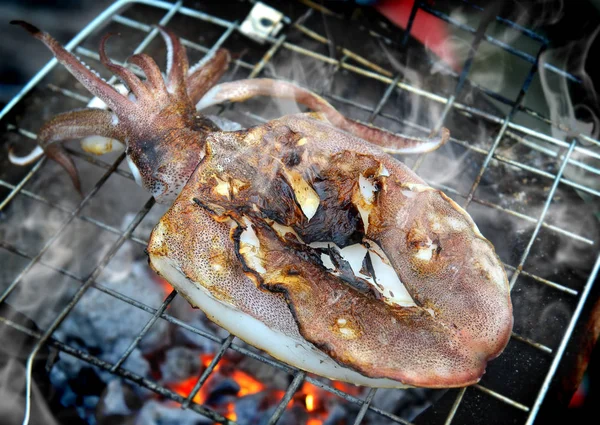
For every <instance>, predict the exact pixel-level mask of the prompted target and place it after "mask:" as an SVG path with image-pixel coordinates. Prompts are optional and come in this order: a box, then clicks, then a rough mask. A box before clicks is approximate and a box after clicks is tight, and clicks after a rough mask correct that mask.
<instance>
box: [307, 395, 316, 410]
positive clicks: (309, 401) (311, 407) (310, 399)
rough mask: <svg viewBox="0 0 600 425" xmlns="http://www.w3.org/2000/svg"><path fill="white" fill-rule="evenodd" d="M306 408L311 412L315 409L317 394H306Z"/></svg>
mask: <svg viewBox="0 0 600 425" xmlns="http://www.w3.org/2000/svg"><path fill="white" fill-rule="evenodd" d="M306 410H308V411H309V412H312V411H313V410H315V396H314V395H312V394H307V396H306Z"/></svg>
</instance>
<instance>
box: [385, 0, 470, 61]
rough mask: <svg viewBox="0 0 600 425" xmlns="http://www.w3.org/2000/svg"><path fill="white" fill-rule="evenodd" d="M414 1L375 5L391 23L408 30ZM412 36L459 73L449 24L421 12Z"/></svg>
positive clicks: (414, 23)
mask: <svg viewBox="0 0 600 425" xmlns="http://www.w3.org/2000/svg"><path fill="white" fill-rule="evenodd" d="M414 3H415V1H414V0H382V1H380V2H377V3H376V4H375V8H376V9H377V10H378V11H379V13H381V14H382V15H383V16H385V17H386V18H388V19H389V20H390V21H392V22H393V23H395V24H396V25H398V26H399V27H402V28H404V29H406V27H407V25H408V18H409V17H410V12H411V11H412V8H413V5H414ZM410 34H411V35H412V36H413V37H414V38H416V39H417V40H419V41H420V42H421V43H423V44H424V45H425V47H427V48H428V49H429V50H431V51H432V52H433V53H435V54H436V55H437V56H438V57H439V58H440V59H441V60H443V61H444V62H446V63H447V64H448V65H449V66H450V67H451V68H452V69H453V70H455V71H457V72H458V71H459V70H460V68H461V65H460V64H459V63H457V61H456V59H455V56H454V54H453V52H452V44H451V43H450V42H449V31H448V24H447V23H446V22H444V21H442V20H441V19H440V18H437V17H435V16H433V15H430V14H429V13H427V12H425V11H423V10H419V11H418V12H417V15H416V16H415V21H414V22H413V25H412V28H411V31H410Z"/></svg>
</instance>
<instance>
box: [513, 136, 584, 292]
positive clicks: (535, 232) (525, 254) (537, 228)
mask: <svg viewBox="0 0 600 425" xmlns="http://www.w3.org/2000/svg"><path fill="white" fill-rule="evenodd" d="M576 145H577V139H573V142H571V147H569V150H568V151H567V153H566V154H565V156H564V159H563V162H562V164H561V165H560V169H559V170H558V173H556V179H555V180H554V183H553V184H552V187H551V188H550V192H549V193H548V198H547V199H546V203H545V204H544V209H543V210H542V213H541V214H540V218H539V220H538V222H537V224H536V226H535V228H534V229H533V234H532V235H531V238H530V239H529V242H528V243H527V247H526V248H525V251H524V252H523V256H522V257H521V261H519V265H518V266H517V269H516V270H515V272H514V273H513V275H512V277H511V279H510V288H511V289H512V288H513V286H514V285H515V282H516V281H517V279H518V277H519V275H520V274H521V270H522V269H523V265H525V261H527V257H528V256H529V252H530V251H531V247H532V246H533V243H534V242H535V238H536V237H537V235H538V232H539V231H540V228H541V227H542V222H543V221H544V218H545V217H546V214H547V213H548V208H550V203H551V202H552V198H553V197H554V193H555V192H556V189H557V188H558V183H559V182H560V176H561V175H562V173H563V172H564V171H565V167H566V166H567V160H568V159H569V156H571V154H572V153H573V149H575V146H576Z"/></svg>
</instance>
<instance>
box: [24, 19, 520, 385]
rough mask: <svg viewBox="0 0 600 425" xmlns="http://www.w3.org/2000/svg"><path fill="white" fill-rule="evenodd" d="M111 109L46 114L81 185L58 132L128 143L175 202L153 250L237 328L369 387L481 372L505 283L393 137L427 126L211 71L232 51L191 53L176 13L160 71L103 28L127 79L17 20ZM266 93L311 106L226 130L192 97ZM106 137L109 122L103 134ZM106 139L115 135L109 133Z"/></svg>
mask: <svg viewBox="0 0 600 425" xmlns="http://www.w3.org/2000/svg"><path fill="white" fill-rule="evenodd" d="M19 24H20V25H21V26H23V27H25V28H26V29H27V30H29V32H31V33H32V34H33V35H34V36H35V37H37V38H38V39H40V40H42V41H43V42H44V43H45V44H46V45H47V46H48V47H49V48H50V49H51V50H52V52H53V53H54V55H55V56H56V58H57V59H58V60H59V62H60V63H62V64H63V65H64V66H66V67H67V69H68V70H69V71H70V72H71V73H72V74H73V75H74V76H75V77H76V78H77V79H78V80H79V81H80V82H81V83H82V84H83V85H84V86H85V87H86V88H87V89H88V90H89V91H90V92H91V93H92V94H94V95H95V96H97V97H98V98H100V99H101V100H102V101H104V102H105V103H106V105H107V106H108V108H109V109H110V110H104V109H92V108H88V109H83V110H79V111H73V112H68V113H65V114H61V115H59V116H57V117H56V118H54V119H52V120H51V121H50V122H48V123H47V124H46V125H45V126H44V127H43V128H42V130H41V131H40V132H39V135H38V137H39V142H40V146H41V147H42V149H43V150H44V151H45V153H46V155H48V156H49V157H51V158H52V159H54V160H56V161H58V162H59V163H60V164H61V165H62V166H63V167H65V169H67V171H68V172H69V174H70V175H71V177H72V179H73V181H74V183H75V185H76V186H78V178H77V172H76V170H75V167H74V164H73V162H72V160H71V158H70V157H69V156H68V155H67V154H66V153H65V151H64V148H63V147H62V146H61V142H63V141H65V140H67V139H73V138H82V137H88V136H100V137H101V138H100V139H97V140H98V145H97V146H96V148H95V149H91V151H93V152H94V153H102V152H103V151H107V150H109V147H110V149H112V148H113V146H112V144H110V146H109V141H110V140H112V139H116V140H119V141H120V142H122V143H123V144H124V145H125V149H126V154H127V161H128V163H129V165H130V167H131V169H132V172H133V174H134V176H135V178H136V181H137V182H138V183H139V184H140V185H142V187H144V188H145V189H147V190H148V191H149V192H150V193H151V194H152V195H153V196H154V197H155V198H156V200H157V202H164V203H168V202H173V201H174V202H173V204H172V205H171V207H170V209H169V210H168V212H167V213H166V214H165V215H164V216H163V217H162V218H161V220H160V222H159V223H158V224H157V225H156V227H155V228H154V230H153V232H152V235H151V238H150V241H149V244H148V247H147V252H148V254H149V262H150V265H151V267H152V268H153V269H154V270H155V271H156V272H157V273H159V274H160V275H162V276H163V277H164V278H166V279H167V280H168V281H169V282H170V283H171V284H172V285H173V286H174V287H175V288H176V289H177V290H178V292H179V293H180V294H181V295H182V296H184V297H185V298H186V299H187V300H188V301H189V302H190V303H191V304H192V305H193V306H196V307H199V308H200V309H202V310H203V311H204V312H205V313H206V315H207V316H208V317H209V318H210V319H211V320H213V321H214V322H216V323H218V324H219V325H221V326H222V327H224V328H225V329H227V330H229V331H230V332H232V333H233V334H235V335H236V336H238V337H239V338H241V339H243V340H244V341H246V342H248V343H250V344H252V345H254V346H256V347H258V348H261V349H263V350H265V351H266V352H268V353H269V354H271V355H272V356H274V357H276V358H278V359H280V360H282V361H284V362H287V363H289V364H291V365H293V366H296V367H298V368H300V369H303V370H306V371H309V372H313V373H316V374H319V375H322V376H326V377H329V378H332V379H338V380H343V381H347V382H352V383H355V384H359V385H366V386H375V387H402V386H421V387H431V388H441V387H458V386H465V385H468V384H472V383H475V382H477V381H478V380H479V379H480V378H481V376H482V374H483V373H484V371H485V367H486V364H487V362H488V361H489V360H491V359H493V358H495V357H496V356H498V355H499V354H500V353H501V352H502V350H503V349H504V347H505V346H506V344H507V342H508V340H509V337H510V333H511V329H512V323H513V319H512V306H511V300H510V291H509V286H508V282H507V279H506V274H505V271H504V269H503V267H502V264H501V262H500V260H499V258H498V257H497V255H496V254H495V251H494V248H493V246H492V244H491V243H490V242H489V241H488V240H486V239H485V238H484V237H483V236H482V234H481V233H480V232H479V230H478V229H477V226H476V225H475V223H474V222H473V220H472V219H471V217H470V216H469V215H468V214H467V212H466V211H464V210H463V209H462V208H461V207H460V206H458V205H457V204H456V203H455V202H453V201H452V200H451V199H450V198H448V197H447V196H446V195H445V194H444V193H442V192H441V191H439V190H435V189H433V188H431V187H430V186H428V185H427V184H426V183H425V182H424V181H423V180H422V179H421V178H419V177H418V176H417V175H416V174H415V173H413V172H412V171H411V170H410V169H408V168H407V167H406V166H405V165H404V164H402V163H401V162H400V161H398V160H397V159H395V158H394V157H392V156H391V155H389V153H414V152H424V151H428V150H431V149H434V148H435V147H437V146H439V145H441V144H443V143H444V142H445V141H446V140H447V139H448V137H449V134H448V132H447V130H445V129H443V130H442V131H441V133H440V135H439V136H437V137H431V138H429V139H424V140H418V139H412V138H408V137H404V136H401V135H396V134H393V133H390V132H387V131H385V130H382V129H378V128H375V127H372V126H368V125H364V124H361V123H359V122H356V121H352V120H350V119H347V118H345V117H344V116H342V115H341V114H340V113H338V112H337V111H336V110H335V109H334V108H333V107H332V106H331V105H329V103H327V102H326V101H325V100H324V99H322V98H320V97H318V96H317V95H315V94H313V93H311V92H310V91H307V90H304V89H302V88H300V87H297V86H295V85H293V84H291V83H286V82H282V81H274V80H269V79H257V80H241V81H235V82H227V83H222V84H219V85H216V83H217V81H218V80H219V78H220V77H221V76H222V75H223V73H224V72H225V70H226V68H227V65H228V62H229V58H230V57H229V54H228V52H227V51H225V50H218V51H217V52H216V53H215V54H214V56H212V58H210V59H209V60H208V61H207V62H206V63H205V64H204V65H201V66H194V67H189V65H188V61H187V57H186V53H185V50H184V48H183V46H182V45H181V44H180V42H179V40H178V38H177V37H176V36H175V35H173V34H172V33H171V32H170V31H169V30H167V29H165V28H160V31H161V33H162V35H163V37H164V38H165V40H166V43H167V46H168V57H167V72H166V76H165V77H163V75H162V74H161V72H160V70H159V69H158V67H157V65H156V63H155V62H154V61H153V60H152V59H151V58H150V57H148V56H146V55H144V54H137V55H134V56H132V57H131V58H130V59H129V61H130V62H131V63H133V64H135V65H137V66H138V67H140V68H141V70H142V71H143V72H144V74H145V76H146V78H145V80H141V79H140V78H138V77H137V76H136V75H135V74H134V73H133V72H132V71H131V70H129V69H128V68H125V67H123V66H120V65H117V64H115V63H113V62H111V61H110V59H108V57H107V56H106V54H105V53H104V44H105V42H106V39H107V37H105V38H104V39H103V40H102V42H101V46H100V58H101V61H102V63H103V64H104V65H105V66H106V67H107V68H108V69H109V70H110V71H112V72H113V73H114V74H115V75H117V76H118V77H119V78H120V79H121V80H122V81H123V82H124V83H125V84H126V85H127V87H129V90H130V93H129V95H128V96H127V95H123V94H121V93H119V92H118V91H117V90H115V89H114V88H113V87H111V86H110V85H109V84H107V83H106V82H104V81H103V80H102V79H100V78H99V77H98V76H97V75H96V74H95V73H94V72H92V71H91V70H90V69H89V68H87V67H86V66H85V65H83V64H82V63H81V62H80V61H79V60H78V59H77V58H75V57H74V56H73V55H72V54H70V53H69V52H67V51H66V50H65V49H64V48H62V47H61V46H60V45H59V44H58V43H57V42H56V41H55V40H54V39H52V38H51V37H50V36H49V35H48V34H46V33H43V32H41V31H40V30H38V29H37V28H35V27H33V26H32V25H30V24H26V23H23V22H19ZM259 95H267V96H274V97H283V98H291V99H295V100H296V101H297V102H299V103H302V104H304V105H306V106H308V107H309V108H311V109H313V110H314V111H315V112H310V113H304V114H295V115H289V116H285V117H282V118H279V119H275V120H273V121H270V122H268V123H266V124H264V125H259V126H256V127H252V128H249V129H246V130H240V131H231V132H227V131H221V130H220V129H219V128H218V127H217V126H216V125H215V124H214V123H212V122H211V121H210V120H209V119H208V118H206V117H204V116H203V115H201V114H200V113H199V112H198V110H197V108H203V107H206V106H208V105H212V104H215V103H218V102H224V101H243V100H245V99H247V98H249V97H253V96H259ZM102 138H104V139H102ZM103 140H104V142H103Z"/></svg>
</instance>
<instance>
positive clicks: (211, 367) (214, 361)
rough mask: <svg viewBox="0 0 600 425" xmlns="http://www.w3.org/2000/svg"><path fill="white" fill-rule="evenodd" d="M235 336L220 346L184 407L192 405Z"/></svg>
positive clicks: (228, 338)
mask: <svg viewBox="0 0 600 425" xmlns="http://www.w3.org/2000/svg"><path fill="white" fill-rule="evenodd" d="M161 314H162V313H161ZM234 338H235V336H234V335H231V334H229V336H228V337H227V338H225V340H224V341H223V344H221V347H220V348H219V351H217V354H216V355H215V356H214V357H213V358H212V360H211V361H210V363H209V364H208V366H207V367H206V369H204V371H203V372H202V375H200V378H198V381H197V382H196V384H195V385H194V388H192V391H190V395H188V397H187V398H186V399H185V402H184V403H183V404H182V405H181V408H182V409H186V408H187V407H188V406H189V405H190V403H191V402H192V400H193V399H194V397H196V394H198V391H200V388H202V385H204V383H205V382H206V380H207V379H208V377H209V376H210V374H211V373H212V372H213V371H214V370H215V367H216V366H217V364H218V363H219V361H220V360H221V357H223V355H224V354H225V351H227V349H228V348H229V346H230V345H231V343H232V342H233V339H234Z"/></svg>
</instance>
